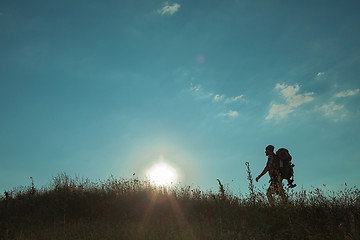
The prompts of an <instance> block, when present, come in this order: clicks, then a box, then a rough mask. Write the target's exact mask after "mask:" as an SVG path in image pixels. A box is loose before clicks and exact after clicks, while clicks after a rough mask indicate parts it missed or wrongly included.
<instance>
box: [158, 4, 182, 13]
mask: <svg viewBox="0 0 360 240" xmlns="http://www.w3.org/2000/svg"><path fill="white" fill-rule="evenodd" d="M179 9H180V4H178V3H173V4H171V5H170V4H169V2H164V3H163V7H162V8H160V9H159V10H158V13H159V14H160V15H170V16H171V15H174V14H175V13H176V12H177V11H179Z"/></svg>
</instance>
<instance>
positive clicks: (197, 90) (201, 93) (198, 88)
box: [189, 83, 214, 99]
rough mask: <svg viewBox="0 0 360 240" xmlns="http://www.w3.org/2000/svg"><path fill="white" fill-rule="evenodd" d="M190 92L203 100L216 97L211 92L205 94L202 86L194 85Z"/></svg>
mask: <svg viewBox="0 0 360 240" xmlns="http://www.w3.org/2000/svg"><path fill="white" fill-rule="evenodd" d="M189 90H190V92H191V93H192V94H193V95H195V96H196V97H198V98H201V99H206V98H211V97H212V96H213V95H214V94H212V93H210V92H204V91H203V90H202V88H201V86H200V85H193V84H192V83H191V84H190V89H189Z"/></svg>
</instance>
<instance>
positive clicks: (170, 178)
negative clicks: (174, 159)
mask: <svg viewBox="0 0 360 240" xmlns="http://www.w3.org/2000/svg"><path fill="white" fill-rule="evenodd" d="M147 177H148V178H149V180H150V182H151V183H152V184H154V185H156V186H170V185H171V184H172V183H174V182H175V181H176V180H177V173H176V170H175V169H174V168H172V167H171V166H169V165H167V164H165V163H158V164H156V165H154V166H153V167H152V168H150V170H149V171H148V172H147Z"/></svg>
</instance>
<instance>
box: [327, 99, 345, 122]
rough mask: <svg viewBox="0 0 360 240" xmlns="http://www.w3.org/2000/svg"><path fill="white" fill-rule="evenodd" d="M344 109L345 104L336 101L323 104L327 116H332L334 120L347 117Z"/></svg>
mask: <svg viewBox="0 0 360 240" xmlns="http://www.w3.org/2000/svg"><path fill="white" fill-rule="evenodd" d="M344 109H345V106H344V105H340V104H336V103H335V102H334V101H332V102H330V103H329V104H324V105H322V106H321V110H322V111H323V112H324V114H325V116H327V117H331V118H332V119H333V120H334V121H338V120H340V119H343V118H345V117H346V113H345V112H344Z"/></svg>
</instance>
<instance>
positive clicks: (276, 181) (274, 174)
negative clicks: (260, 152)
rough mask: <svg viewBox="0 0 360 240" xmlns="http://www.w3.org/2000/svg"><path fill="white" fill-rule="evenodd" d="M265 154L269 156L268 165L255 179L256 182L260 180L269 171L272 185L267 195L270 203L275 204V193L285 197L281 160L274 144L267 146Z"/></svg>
mask: <svg viewBox="0 0 360 240" xmlns="http://www.w3.org/2000/svg"><path fill="white" fill-rule="evenodd" d="M265 155H266V156H267V157H268V160H267V163H266V166H265V168H264V170H263V171H262V172H261V173H260V174H259V176H257V178H256V179H255V180H256V182H258V181H259V179H260V178H261V177H262V176H264V175H265V174H266V173H267V172H269V176H270V181H269V182H270V186H269V188H268V189H267V191H266V196H267V198H268V201H269V203H270V204H271V205H273V204H274V197H273V194H279V195H280V197H282V198H283V197H284V189H283V186H282V179H281V176H280V172H279V169H280V161H279V159H278V157H277V156H276V155H275V153H274V146H273V145H268V146H267V147H266V148H265Z"/></svg>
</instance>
